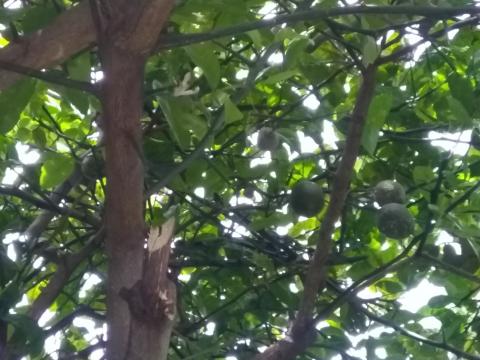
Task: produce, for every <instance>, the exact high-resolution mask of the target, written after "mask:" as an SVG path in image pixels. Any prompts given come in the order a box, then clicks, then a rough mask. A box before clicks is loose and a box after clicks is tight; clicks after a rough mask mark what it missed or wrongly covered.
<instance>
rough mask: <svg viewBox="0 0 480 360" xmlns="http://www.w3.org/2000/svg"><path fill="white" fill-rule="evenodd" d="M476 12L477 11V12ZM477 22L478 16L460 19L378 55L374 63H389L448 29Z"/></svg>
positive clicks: (443, 33)
mask: <svg viewBox="0 0 480 360" xmlns="http://www.w3.org/2000/svg"><path fill="white" fill-rule="evenodd" d="M477 13H478V12H477ZM471 14H474V13H471ZM478 22H479V18H478V16H472V17H470V18H468V19H465V20H462V21H458V22H456V23H455V24H453V25H451V26H448V27H446V28H444V29H441V30H438V31H436V32H434V33H433V34H430V35H429V36H428V38H426V39H421V40H419V41H417V42H416V43H414V44H411V45H408V46H405V47H404V48H402V49H400V50H397V51H395V52H394V53H392V54H390V55H387V56H384V57H380V58H378V59H377V61H376V64H377V65H381V64H386V63H389V62H392V61H395V60H398V59H400V58H402V57H404V56H406V55H409V54H410V53H411V52H412V51H414V50H415V49H416V48H417V47H418V46H420V45H422V44H424V43H426V42H428V41H429V40H430V39H436V38H439V37H441V36H444V35H446V34H448V32H449V31H452V30H456V29H460V28H462V27H465V26H468V25H475V24H477V23H478Z"/></svg>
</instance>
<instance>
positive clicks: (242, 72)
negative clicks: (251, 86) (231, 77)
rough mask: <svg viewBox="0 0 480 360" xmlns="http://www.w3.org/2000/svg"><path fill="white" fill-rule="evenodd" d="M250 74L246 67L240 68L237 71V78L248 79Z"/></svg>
mask: <svg viewBox="0 0 480 360" xmlns="http://www.w3.org/2000/svg"><path fill="white" fill-rule="evenodd" d="M247 76H248V70H246V69H240V70H238V71H237V73H236V74H235V79H237V80H243V79H246V78H247Z"/></svg>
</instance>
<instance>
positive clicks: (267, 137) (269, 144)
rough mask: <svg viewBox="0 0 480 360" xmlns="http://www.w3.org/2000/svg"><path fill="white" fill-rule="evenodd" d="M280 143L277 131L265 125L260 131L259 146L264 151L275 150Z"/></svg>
mask: <svg viewBox="0 0 480 360" xmlns="http://www.w3.org/2000/svg"><path fill="white" fill-rule="evenodd" d="M278 145H280V137H279V136H278V134H277V132H276V131H275V130H273V129H272V128H269V127H263V128H261V129H260V131H259V132H258V139H257V146H258V148H259V149H260V150H263V151H274V150H276V149H277V148H278Z"/></svg>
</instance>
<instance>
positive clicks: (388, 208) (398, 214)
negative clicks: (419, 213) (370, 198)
mask: <svg viewBox="0 0 480 360" xmlns="http://www.w3.org/2000/svg"><path fill="white" fill-rule="evenodd" d="M377 226H378V229H379V230H380V232H381V233H382V234H384V235H386V236H388V237H390V238H392V239H403V238H406V237H407V236H409V235H410V234H412V233H413V230H414V227H415V221H414V219H413V216H412V215H411V214H410V212H409V211H408V210H407V208H406V207H405V205H402V204H395V203H392V204H387V205H385V206H383V207H382V208H381V209H380V210H379V212H378V217H377Z"/></svg>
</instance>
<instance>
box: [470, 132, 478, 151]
mask: <svg viewBox="0 0 480 360" xmlns="http://www.w3.org/2000/svg"><path fill="white" fill-rule="evenodd" d="M470 144H471V145H472V146H473V147H474V148H475V149H477V150H480V129H478V128H474V129H473V130H472V136H471V138H470Z"/></svg>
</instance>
